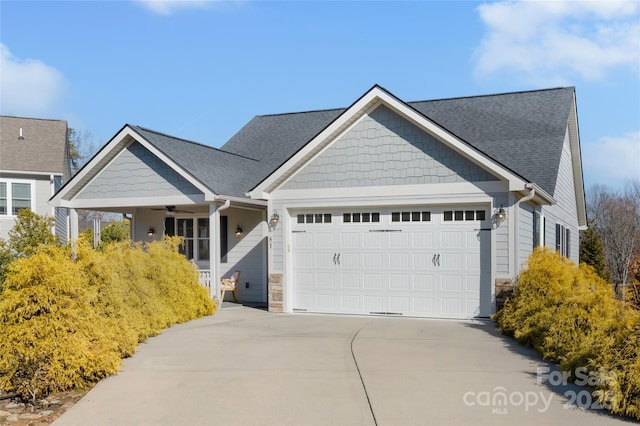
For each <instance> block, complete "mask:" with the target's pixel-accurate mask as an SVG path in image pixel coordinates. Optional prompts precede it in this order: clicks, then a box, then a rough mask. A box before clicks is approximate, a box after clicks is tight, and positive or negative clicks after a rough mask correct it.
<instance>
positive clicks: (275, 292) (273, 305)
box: [269, 274, 284, 312]
mask: <svg viewBox="0 0 640 426" xmlns="http://www.w3.org/2000/svg"><path fill="white" fill-rule="evenodd" d="M282 278H283V276H282V274H269V312H282V311H283V309H284V306H283V304H282Z"/></svg>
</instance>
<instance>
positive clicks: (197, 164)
mask: <svg viewBox="0 0 640 426" xmlns="http://www.w3.org/2000/svg"><path fill="white" fill-rule="evenodd" d="M129 127H131V128H132V129H134V130H135V131H136V132H138V133H139V134H140V135H141V136H143V137H144V138H145V140H147V141H148V142H149V143H151V144H152V145H153V146H155V147H156V148H158V149H159V150H160V151H162V152H163V153H164V154H165V155H167V156H168V157H169V158H171V159H172V160H173V161H175V162H176V163H177V164H178V165H179V166H180V167H182V168H183V169H184V170H186V171H187V172H188V173H190V174H191V175H192V176H193V177H195V178H196V179H198V180H199V181H200V182H202V183H203V184H204V185H206V186H207V187H208V188H210V189H211V190H212V191H214V192H216V193H217V194H224V195H229V196H234V197H245V193H246V192H247V191H248V190H249V189H251V188H252V187H253V186H255V185H256V184H258V183H259V182H260V180H262V179H263V177H264V176H266V174H267V173H269V172H270V171H271V168H270V167H269V166H268V165H267V164H265V163H262V162H260V161H257V160H254V159H251V158H247V157H245V156H242V155H239V154H234V153H229V152H226V151H223V150H220V149H216V148H212V147H210V146H206V145H202V144H199V143H197V142H193V141H189V140H186V139H180V138H176V137H173V136H169V135H165V134H163V133H159V132H156V131H154V130H150V129H146V128H144V127H140V126H131V125H130V126H129Z"/></svg>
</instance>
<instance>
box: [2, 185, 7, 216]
mask: <svg viewBox="0 0 640 426" xmlns="http://www.w3.org/2000/svg"><path fill="white" fill-rule="evenodd" d="M0 214H7V183H6V182H0Z"/></svg>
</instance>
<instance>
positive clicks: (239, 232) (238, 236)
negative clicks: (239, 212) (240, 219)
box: [236, 225, 244, 238]
mask: <svg viewBox="0 0 640 426" xmlns="http://www.w3.org/2000/svg"><path fill="white" fill-rule="evenodd" d="M242 235H244V233H243V231H242V227H241V226H240V225H238V227H237V228H236V238H242Z"/></svg>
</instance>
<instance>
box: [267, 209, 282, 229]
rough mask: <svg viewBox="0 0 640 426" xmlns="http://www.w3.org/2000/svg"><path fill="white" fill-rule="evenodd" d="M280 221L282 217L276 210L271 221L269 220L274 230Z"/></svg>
mask: <svg viewBox="0 0 640 426" xmlns="http://www.w3.org/2000/svg"><path fill="white" fill-rule="evenodd" d="M279 220H280V216H278V212H277V211H276V210H274V211H273V214H272V215H271V219H269V224H271V227H272V228H275V227H276V225H277V224H278V221H279Z"/></svg>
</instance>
